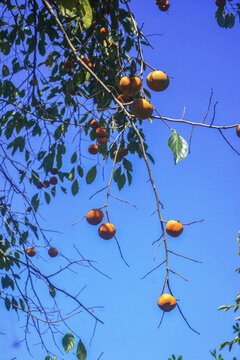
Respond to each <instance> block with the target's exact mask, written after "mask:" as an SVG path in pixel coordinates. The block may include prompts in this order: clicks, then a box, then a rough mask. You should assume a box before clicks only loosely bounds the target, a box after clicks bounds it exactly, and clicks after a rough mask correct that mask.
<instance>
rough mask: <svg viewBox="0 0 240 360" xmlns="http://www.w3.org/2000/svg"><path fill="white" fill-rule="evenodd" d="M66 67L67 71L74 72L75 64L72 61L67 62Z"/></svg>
mask: <svg viewBox="0 0 240 360" xmlns="http://www.w3.org/2000/svg"><path fill="white" fill-rule="evenodd" d="M64 67H65V69H66V70H72V68H73V62H72V61H71V60H68V61H65V63H64Z"/></svg>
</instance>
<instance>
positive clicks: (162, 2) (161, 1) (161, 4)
mask: <svg viewBox="0 0 240 360" xmlns="http://www.w3.org/2000/svg"><path fill="white" fill-rule="evenodd" d="M156 4H157V6H158V8H159V9H160V10H162V11H167V10H168V9H169V6H170V2H169V1H168V0H157V1H156Z"/></svg>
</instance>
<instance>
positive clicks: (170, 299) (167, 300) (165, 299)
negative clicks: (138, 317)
mask: <svg viewBox="0 0 240 360" xmlns="http://www.w3.org/2000/svg"><path fill="white" fill-rule="evenodd" d="M176 304H177V302H176V299H175V297H174V296H172V295H170V294H162V295H161V296H160V298H159V299H158V306H159V307H160V309H161V310H162V311H165V312H169V311H172V310H173V309H174V308H175V306H176Z"/></svg>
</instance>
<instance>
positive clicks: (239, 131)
mask: <svg viewBox="0 0 240 360" xmlns="http://www.w3.org/2000/svg"><path fill="white" fill-rule="evenodd" d="M236 133H237V136H239V137H240V124H238V126H237V128H236Z"/></svg>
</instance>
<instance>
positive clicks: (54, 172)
mask: <svg viewBox="0 0 240 360" xmlns="http://www.w3.org/2000/svg"><path fill="white" fill-rule="evenodd" d="M50 172H51V174H52V175H57V173H58V169H57V168H52V169H51V170H50ZM57 183H58V179H57V178H56V176H51V177H50V179H49V180H44V181H38V182H37V183H36V187H37V188H38V189H39V190H41V189H42V188H49V186H50V185H56V184H57Z"/></svg>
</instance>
